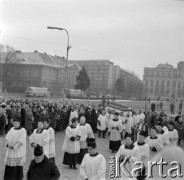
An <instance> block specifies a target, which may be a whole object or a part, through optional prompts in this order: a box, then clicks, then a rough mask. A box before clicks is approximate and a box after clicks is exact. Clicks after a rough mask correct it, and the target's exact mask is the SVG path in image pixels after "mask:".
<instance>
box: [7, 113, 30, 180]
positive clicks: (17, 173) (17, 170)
mask: <svg viewBox="0 0 184 180" xmlns="http://www.w3.org/2000/svg"><path fill="white" fill-rule="evenodd" d="M20 122H21V119H20V117H19V116H15V117H14V119H13V126H14V127H12V128H11V129H10V131H9V132H8V133H7V135H6V155H5V164H6V167H5V173H4V180H15V179H16V180H22V179H23V166H24V163H25V162H26V137H27V132H26V130H25V129H24V128H22V127H21V126H20Z"/></svg>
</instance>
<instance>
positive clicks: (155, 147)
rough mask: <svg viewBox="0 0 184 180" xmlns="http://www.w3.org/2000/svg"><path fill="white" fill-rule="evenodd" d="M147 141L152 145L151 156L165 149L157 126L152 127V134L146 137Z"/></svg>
mask: <svg viewBox="0 0 184 180" xmlns="http://www.w3.org/2000/svg"><path fill="white" fill-rule="evenodd" d="M145 142H146V143H147V144H148V145H149V147H150V158H152V157H154V156H155V155H156V154H158V152H160V151H162V149H163V142H162V140H161V139H160V138H158V136H157V129H156V127H152V128H151V132H150V136H148V137H147V138H146V139H145Z"/></svg>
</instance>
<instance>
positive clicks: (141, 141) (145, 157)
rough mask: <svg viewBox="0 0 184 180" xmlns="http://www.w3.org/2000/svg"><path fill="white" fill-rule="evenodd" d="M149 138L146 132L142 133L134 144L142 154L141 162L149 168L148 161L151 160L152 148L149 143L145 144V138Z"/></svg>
mask: <svg viewBox="0 0 184 180" xmlns="http://www.w3.org/2000/svg"><path fill="white" fill-rule="evenodd" d="M146 137H147V134H146V133H145V132H144V131H141V132H140V133H139V137H138V140H137V142H135V143H134V145H135V146H136V147H138V148H139V151H140V153H141V161H142V162H143V163H144V166H145V167H147V166H148V161H149V158H150V148H149V145H148V144H147V143H145V138H146Z"/></svg>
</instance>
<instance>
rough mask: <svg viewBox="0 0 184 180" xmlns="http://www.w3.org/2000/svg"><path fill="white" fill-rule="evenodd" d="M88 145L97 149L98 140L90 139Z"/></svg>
mask: <svg viewBox="0 0 184 180" xmlns="http://www.w3.org/2000/svg"><path fill="white" fill-rule="evenodd" d="M87 146H88V147H91V148H93V149H95V148H96V141H95V139H93V138H91V139H88V141H87Z"/></svg>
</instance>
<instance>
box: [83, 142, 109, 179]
mask: <svg viewBox="0 0 184 180" xmlns="http://www.w3.org/2000/svg"><path fill="white" fill-rule="evenodd" d="M88 152H89V153H88V154H86V155H85V156H84V159H83V161H82V164H81V166H80V175H81V176H82V178H83V179H84V180H105V179H106V178H105V175H106V160H105V158H104V156H103V155H101V154H99V153H98V152H97V150H96V142H95V140H94V139H90V140H89V141H88Z"/></svg>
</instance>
